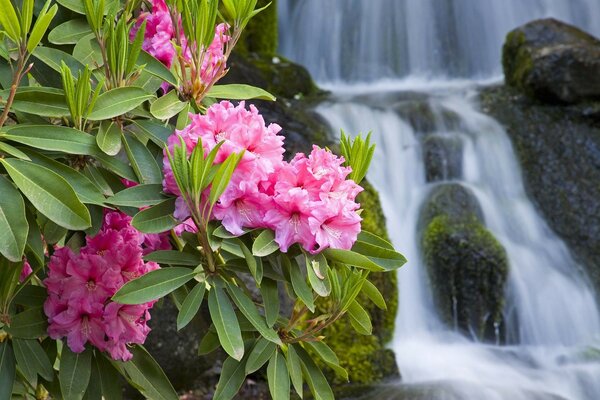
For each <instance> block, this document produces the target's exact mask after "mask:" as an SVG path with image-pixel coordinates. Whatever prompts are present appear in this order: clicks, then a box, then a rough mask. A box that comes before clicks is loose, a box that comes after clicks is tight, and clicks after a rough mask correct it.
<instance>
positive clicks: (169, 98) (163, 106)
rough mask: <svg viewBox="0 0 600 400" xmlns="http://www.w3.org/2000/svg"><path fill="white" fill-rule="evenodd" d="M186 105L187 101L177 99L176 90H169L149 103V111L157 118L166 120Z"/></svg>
mask: <svg viewBox="0 0 600 400" xmlns="http://www.w3.org/2000/svg"><path fill="white" fill-rule="evenodd" d="M186 105H187V103H185V102H183V101H181V100H179V95H178V94H177V90H171V91H170V92H169V93H167V94H166V95H164V96H161V97H159V98H158V99H157V100H156V101H154V102H153V103H152V104H151V105H150V113H151V114H152V115H153V116H154V117H155V118H157V119H162V120H167V119H170V118H172V117H174V116H175V115H177V114H179V112H180V111H181V110H183V109H184V108H185V106H186Z"/></svg>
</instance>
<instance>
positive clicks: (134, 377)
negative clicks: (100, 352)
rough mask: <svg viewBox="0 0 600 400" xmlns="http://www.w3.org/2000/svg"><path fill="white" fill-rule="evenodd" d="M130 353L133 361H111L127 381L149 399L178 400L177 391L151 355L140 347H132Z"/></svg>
mask: <svg viewBox="0 0 600 400" xmlns="http://www.w3.org/2000/svg"><path fill="white" fill-rule="evenodd" d="M130 351H131V353H133V359H132V360H130V361H127V362H121V361H111V362H112V363H113V365H115V366H116V367H117V368H118V369H119V370H121V373H122V374H123V375H124V376H125V377H126V378H127V380H128V381H129V382H130V383H132V384H133V386H134V387H135V388H137V389H138V390H140V392H141V393H142V394H143V395H144V397H146V398H148V399H152V400H178V399H179V397H178V396H177V393H176V392H175V389H173V386H172V385H171V383H170V382H169V379H168V378H167V376H166V375H165V373H164V372H163V370H162V369H161V368H160V366H159V365H158V363H157V362H156V361H155V360H154V358H152V356H151V355H150V353H148V351H147V350H146V349H144V348H143V347H142V346H139V345H138V346H133V347H131V348H130ZM107 400H108V399H107ZM111 400H112V399H111Z"/></svg>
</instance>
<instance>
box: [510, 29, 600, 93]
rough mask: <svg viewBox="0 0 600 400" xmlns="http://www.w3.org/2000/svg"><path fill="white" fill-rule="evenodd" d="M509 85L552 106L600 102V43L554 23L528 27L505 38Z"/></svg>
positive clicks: (588, 36) (516, 30)
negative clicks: (596, 100)
mask: <svg viewBox="0 0 600 400" xmlns="http://www.w3.org/2000/svg"><path fill="white" fill-rule="evenodd" d="M502 65H503V67H504V75H505V77H506V83H507V84H508V85H511V86H514V87H517V88H519V89H521V90H522V91H523V92H524V93H526V94H527V95H529V96H531V97H534V98H536V99H538V100H541V101H544V102H550V103H556V102H560V103H576V102H580V101H582V100H586V99H594V98H600V41H599V40H598V39H596V38H595V37H593V36H591V35H589V34H587V33H585V32H583V31H581V30H579V29H578V28H576V27H574V26H571V25H568V24H566V23H563V22H560V21H558V20H555V19H551V18H548V19H541V20H536V21H533V22H530V23H528V24H525V25H523V26H521V27H519V28H517V29H515V30H513V31H511V32H510V33H509V34H508V36H507V37H506V42H505V43H504V48H503V51H502Z"/></svg>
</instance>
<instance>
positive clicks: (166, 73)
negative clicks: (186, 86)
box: [137, 51, 179, 87]
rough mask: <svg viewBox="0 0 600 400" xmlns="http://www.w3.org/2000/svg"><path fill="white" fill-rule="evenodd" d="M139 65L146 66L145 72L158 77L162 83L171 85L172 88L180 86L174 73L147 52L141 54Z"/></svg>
mask: <svg viewBox="0 0 600 400" xmlns="http://www.w3.org/2000/svg"><path fill="white" fill-rule="evenodd" d="M137 65H138V66H144V71H146V72H148V73H150V74H152V75H154V76H156V77H157V78H160V79H161V80H162V81H165V82H167V83H169V84H170V85H171V86H175V87H177V86H179V85H178V84H177V79H176V78H175V76H174V75H173V73H172V72H171V71H170V70H169V69H168V68H167V67H166V66H165V65H164V64H163V63H161V62H160V61H158V60H157V59H156V58H154V57H152V56H151V55H150V54H148V53H147V52H145V51H141V52H140V56H139V57H138V64H137Z"/></svg>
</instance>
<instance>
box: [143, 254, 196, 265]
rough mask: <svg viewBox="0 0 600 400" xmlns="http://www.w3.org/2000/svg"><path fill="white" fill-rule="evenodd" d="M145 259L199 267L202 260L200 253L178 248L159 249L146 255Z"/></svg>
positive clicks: (160, 262)
mask: <svg viewBox="0 0 600 400" xmlns="http://www.w3.org/2000/svg"><path fill="white" fill-rule="evenodd" d="M144 260H145V261H154V262H157V263H159V264H171V265H184V266H188V267H197V266H198V265H200V263H201V262H202V260H201V258H200V253H195V254H192V253H184V252H181V251H177V250H158V251H154V252H152V253H150V254H148V255H146V256H145V257H144Z"/></svg>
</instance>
